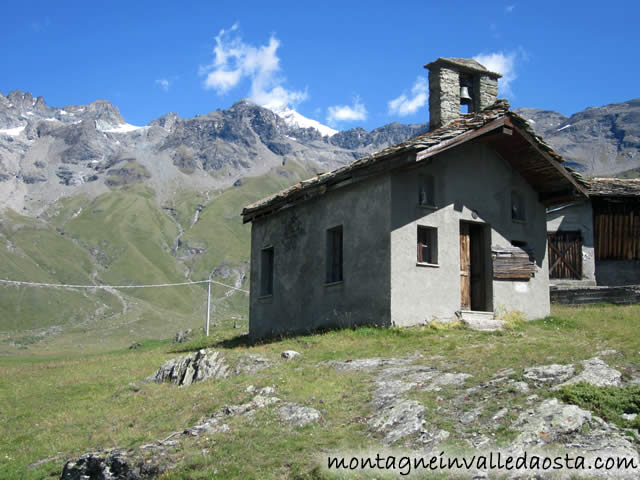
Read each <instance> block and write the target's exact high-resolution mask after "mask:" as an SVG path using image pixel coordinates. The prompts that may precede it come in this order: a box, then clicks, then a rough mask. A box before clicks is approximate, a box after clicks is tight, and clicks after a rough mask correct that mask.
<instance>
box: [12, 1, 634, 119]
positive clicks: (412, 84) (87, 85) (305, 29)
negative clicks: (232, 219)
mask: <svg viewBox="0 0 640 480" xmlns="http://www.w3.org/2000/svg"><path fill="white" fill-rule="evenodd" d="M25 5H26V4H22V3H20V2H4V5H3V6H2V16H1V17H2V18H0V45H1V46H2V50H1V51H2V64H1V65H2V67H1V70H0V92H1V93H3V94H5V95H6V94H7V93H8V92H9V91H11V90H14V89H20V90H22V91H31V92H32V93H33V94H34V95H36V96H39V95H42V96H43V97H44V98H45V100H46V101H47V103H48V104H49V105H53V106H58V107H62V106H66V105H72V104H86V103H89V102H91V101H94V100H96V99H107V100H110V101H111V102H113V103H114V104H115V105H117V106H118V107H119V108H120V111H121V112H122V115H123V116H124V118H125V119H126V121H127V122H129V123H132V124H134V125H145V124H147V123H148V122H150V121H151V120H152V119H154V118H156V117H158V116H160V115H162V114H164V113H167V112H169V111H174V112H177V113H178V114H179V115H180V116H181V117H191V116H194V115H196V114H204V113H208V112H210V111H213V110H215V109H217V108H222V109H224V108H228V107H229V106H230V105H232V104H233V102H235V101H236V100H239V99H240V98H244V97H250V98H252V99H254V101H256V102H257V103H261V104H263V105H267V104H276V103H282V102H289V103H292V104H293V105H294V107H295V108H296V110H297V111H299V112H300V113H301V114H303V115H305V116H307V117H309V118H313V119H315V120H318V121H320V122H322V123H325V124H329V125H332V126H334V127H335V128H337V129H346V128H351V127H355V126H362V127H364V128H367V129H372V128H375V127H378V126H381V125H384V124H386V123H389V122H393V121H399V122H403V123H418V122H424V121H427V120H428V103H425V102H426V98H427V97H426V78H427V76H426V73H427V72H426V70H424V69H423V65H424V64H425V63H428V62H430V61H432V60H434V59H436V58H437V57H441V56H442V57H478V56H480V58H482V59H483V60H485V61H487V62H488V63H490V64H491V65H490V66H491V67H493V68H499V69H501V70H502V73H504V74H505V78H504V79H503V81H502V82H501V83H502V84H501V87H500V88H501V89H500V96H501V97H506V98H509V100H510V101H511V104H512V106H513V107H525V106H526V107H535V108H545V109H552V110H555V111H558V112H561V113H564V114H567V115H568V114H571V113H575V112H577V111H580V110H582V109H584V108H586V107H588V106H601V105H605V104H608V103H614V102H620V101H624V100H629V99H631V98H636V97H638V96H640V94H639V88H638V78H640V72H639V69H640V67H639V65H640V61H639V60H640V58H639V57H640V54H639V53H638V52H639V48H638V47H639V44H640V42H639V41H638V35H637V33H636V32H637V29H638V25H637V23H638V18H639V17H640V2H631V1H629V2H591V1H588V0H587V1H581V2H560V1H554V2H544V1H536V2H531V1H529V2H519V1H507V2H490V1H483V2H478V1H474V2H442V1H438V2H429V1H420V2H417V1H416V2H401V1H398V2H390V1H388V0H387V1H371V0H369V1H366V2H347V1H344V0H343V1H340V2H333V1H330V0H327V1H323V2H315V3H311V2H300V1H295V2H265V1H261V2H252V1H246V0H244V1H235V2H229V1H225V2H220V1H208V2H205V1H201V2H196V1H185V2H175V1H174V2H163V1H154V2H146V1H131V0H130V1H128V2H120V1H112V2H103V4H102V5H99V4H98V2H87V1H82V2H65V1H59V2H50V1H48V2H40V1H35V2H29V3H28V6H25Z"/></svg>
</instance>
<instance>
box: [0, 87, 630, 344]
mask: <svg viewBox="0 0 640 480" xmlns="http://www.w3.org/2000/svg"><path fill="white" fill-rule="evenodd" d="M517 111H518V113H520V114H521V115H523V116H524V117H525V118H527V119H528V120H529V121H530V122H531V124H532V126H533V127H534V128H535V129H536V131H537V132H538V133H539V134H541V135H542V136H543V137H544V138H545V141H547V142H548V143H550V144H551V145H552V146H553V147H554V148H555V149H556V150H557V151H558V152H559V153H561V154H563V155H564V156H565V158H566V159H567V161H568V165H570V166H572V167H573V168H575V169H577V170H579V171H580V172H582V173H583V174H584V175H603V174H620V175H627V176H631V175H637V173H638V172H640V157H639V156H638V151H639V150H640V99H636V100H631V101H628V102H623V103H618V104H613V105H607V106H605V107H600V108H589V109H587V110H585V111H583V112H579V113H577V114H575V115H572V116H571V117H566V116H564V115H561V114H559V113H556V112H552V111H546V110H537V109H529V108H526V109H519V110H517ZM428 127H429V125H428V123H422V124H415V125H404V124H400V123H392V124H389V125H385V126H382V127H380V128H377V129H374V130H371V131H366V130H364V129H362V128H354V129H350V130H344V131H335V130H333V129H331V128H329V127H326V126H324V125H321V124H320V123H318V122H316V121H314V120H311V119H307V118H305V117H303V116H302V115H300V114H299V113H298V112H296V111H295V110H293V109H290V108H286V109H279V110H277V111H272V110H269V109H266V108H262V107H260V106H258V105H255V104H253V103H251V102H249V101H246V100H241V101H238V102H236V103H235V104H233V105H232V106H231V107H230V108H228V109H226V110H216V111H214V112H211V113H208V114H205V115H198V116H196V117H194V118H185V119H183V118H180V117H179V116H178V115H177V114H175V113H167V114H166V115H163V116H162V117H160V118H157V119H155V120H153V121H152V122H150V123H149V124H148V125H146V126H134V125H130V124H128V123H127V122H126V121H125V120H124V119H123V117H122V115H121V114H120V112H119V110H118V108H117V107H116V106H114V105H112V104H111V103H110V102H108V101H104V100H98V101H95V102H93V103H91V104H89V105H81V106H67V107H64V108H55V107H50V106H48V105H47V104H46V102H45V100H44V99H43V98H42V97H37V98H36V97H33V95H32V94H31V93H28V92H27V93H23V92H20V91H13V92H10V93H9V94H8V95H7V96H4V95H2V94H0V205H1V207H2V208H1V209H0V279H12V280H20V281H28V282H44V283H55V284H59V283H64V284H76V285H136V284H138V285H139V284H164V283H181V282H185V281H197V280H203V279H206V278H208V277H209V276H211V278H213V279H214V280H216V281H219V282H220V283H224V284H228V285H232V286H235V287H239V288H242V287H245V288H246V286H247V284H248V283H247V277H248V275H249V269H248V252H249V239H250V233H249V232H250V230H249V227H248V226H247V225H243V224H242V222H241V219H240V215H239V214H240V211H241V209H242V207H243V206H244V205H246V204H249V203H251V202H253V201H255V200H258V199H260V198H262V197H264V196H267V195H268V194H271V193H273V192H274V191H277V190H279V189H282V188H285V187H287V186H289V185H291V184H293V183H295V182H297V181H299V180H301V179H304V178H308V177H310V176H313V175H314V174H317V173H320V172H323V171H328V170H331V169H334V168H336V167H338V166H341V165H344V164H346V163H349V162H351V161H353V160H354V159H357V158H359V157H361V156H363V155H366V154H368V153H371V152H373V151H376V150H379V149H382V148H384V147H386V146H388V145H391V144H395V143H398V142H401V141H404V140H406V139H407V138H410V137H412V136H415V135H418V134H421V133H423V132H426V131H427V130H428ZM234 292H235V293H234ZM205 293H206V292H205V291H204V289H203V286H202V285H192V286H184V287H175V288H167V289H136V288H133V289H105V290H92V289H83V290H74V289H68V288H67V289H60V288H58V289H49V288H32V287H26V286H7V285H4V286H0V353H2V351H3V349H4V350H6V349H9V350H12V349H15V348H27V347H28V346H29V345H37V346H38V348H39V349H45V350H46V348H49V347H51V348H54V347H56V346H57V347H60V346H61V344H65V342H67V343H66V344H68V345H69V346H70V347H71V346H72V348H79V347H78V346H79V345H85V346H86V345H95V346H101V345H102V346H105V345H106V344H109V345H116V344H117V345H123V344H125V343H127V342H131V341H133V340H135V339H136V338H166V337H167V336H168V335H171V334H173V333H175V331H176V330H178V329H180V328H192V327H193V326H196V325H199V324H200V323H201V320H202V318H204V309H205V307H204V301H203V299H204V295H205ZM213 296H214V301H213V304H212V311H213V321H214V323H216V322H218V323H221V324H222V323H224V322H227V323H228V322H232V323H233V324H236V323H238V324H239V325H243V322H245V323H244V324H245V325H246V319H247V315H248V302H247V298H246V296H245V295H244V294H243V293H241V292H238V291H233V290H228V289H226V288H224V287H222V286H219V285H217V284H216V286H214V288H213ZM97 327H99V328H100V332H101V334H100V335H96V334H95V329H96V328H97ZM66 344H65V345H66Z"/></svg>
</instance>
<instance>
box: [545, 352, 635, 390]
mask: <svg viewBox="0 0 640 480" xmlns="http://www.w3.org/2000/svg"><path fill="white" fill-rule="evenodd" d="M582 365H583V366H584V370H583V371H582V372H580V373H579V374H578V375H576V376H575V377H573V378H571V379H570V380H568V381H566V382H564V383H562V384H560V385H557V386H556V387H554V389H559V388H562V387H564V386H566V385H573V384H575V383H580V382H585V383H590V384H591V385H595V386H596V387H608V386H613V387H618V386H620V385H621V383H622V381H621V378H622V374H621V373H620V372H619V371H618V370H616V369H615V368H611V367H610V366H609V365H607V364H606V363H605V362H603V361H602V360H601V359H600V358H598V357H594V358H590V359H589V360H583V361H582Z"/></svg>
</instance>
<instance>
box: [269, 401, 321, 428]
mask: <svg viewBox="0 0 640 480" xmlns="http://www.w3.org/2000/svg"><path fill="white" fill-rule="evenodd" d="M278 415H279V416H280V419H281V420H282V421H283V422H285V423H288V424H289V425H292V426H294V427H304V426H305V425H308V424H310V423H313V422H317V421H319V420H320V419H321V418H322V415H320V412H319V411H318V410H316V409H315V408H310V407H303V406H302V405H299V404H297V403H294V402H287V403H283V404H282V405H281V406H280V407H279V408H278Z"/></svg>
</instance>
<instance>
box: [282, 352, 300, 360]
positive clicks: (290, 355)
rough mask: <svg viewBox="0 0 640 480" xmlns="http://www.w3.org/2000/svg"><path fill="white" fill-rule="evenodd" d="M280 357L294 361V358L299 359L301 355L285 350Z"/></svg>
mask: <svg viewBox="0 0 640 480" xmlns="http://www.w3.org/2000/svg"><path fill="white" fill-rule="evenodd" d="M280 356H281V357H282V358H284V359H285V360H293V359H294V358H296V357H299V356H300V353H298V352H296V351H295V350H285V351H284V352H282V354H281V355H280Z"/></svg>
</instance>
